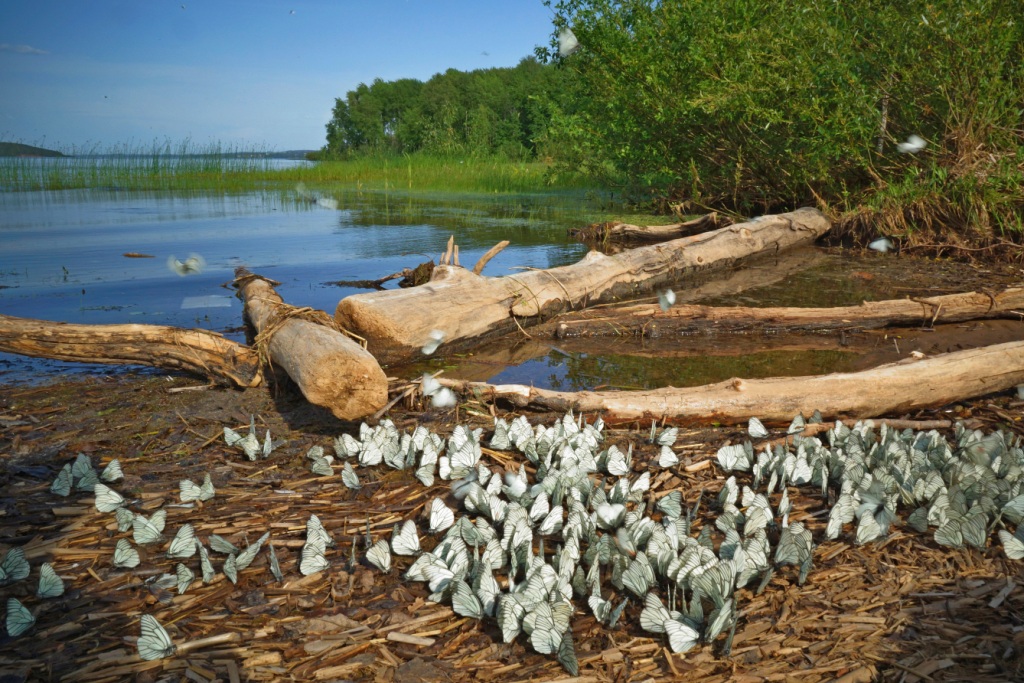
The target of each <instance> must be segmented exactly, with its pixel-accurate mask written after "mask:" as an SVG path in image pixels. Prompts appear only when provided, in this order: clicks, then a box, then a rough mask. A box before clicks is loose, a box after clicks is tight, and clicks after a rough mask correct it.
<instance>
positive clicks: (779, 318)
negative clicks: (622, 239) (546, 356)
mask: <svg viewBox="0 0 1024 683" xmlns="http://www.w3.org/2000/svg"><path fill="white" fill-rule="evenodd" d="M983 318H1013V319H1015V320H1022V319H1024V288H1020V287H1013V288H1010V289H1006V290H1003V291H1002V292H999V293H997V294H989V293H984V294H982V293H978V292H967V293H964V294H948V295H944V296H933V297H918V298H908V299H895V300H890V301H869V302H864V303H862V304H860V305H859V306H840V307H834V308H796V307H777V308H748V307H744V306H734V307H733V306H694V305H683V306H679V305H677V306H673V307H672V308H670V309H669V310H668V311H662V310H661V308H660V307H659V306H657V305H634V306H621V307H615V308H603V309H601V310H590V311H579V312H572V313H567V314H565V315H563V316H560V317H559V318H558V319H556V320H552V321H550V322H548V323H546V324H545V325H544V326H543V327H542V328H541V329H540V330H538V332H540V333H541V334H542V335H543V334H545V333H546V334H549V335H553V336H556V337H558V338H566V337H597V336H639V337H665V336H669V335H677V334H692V333H694V332H707V331H715V332H729V331H733V332H747V331H750V330H753V329H772V330H780V329H786V330H814V331H816V332H818V331H824V330H840V329H874V328H880V327H887V326H890V325H919V326H922V327H934V326H935V325H936V324H939V323H951V322H959V321H962V320H976V319H983Z"/></svg>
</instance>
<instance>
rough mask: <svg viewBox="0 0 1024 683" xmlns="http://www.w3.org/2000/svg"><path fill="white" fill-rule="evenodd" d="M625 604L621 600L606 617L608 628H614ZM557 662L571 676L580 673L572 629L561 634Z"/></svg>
mask: <svg viewBox="0 0 1024 683" xmlns="http://www.w3.org/2000/svg"><path fill="white" fill-rule="evenodd" d="M625 604H626V601H625V600H623V601H622V604H621V605H619V606H618V607H616V608H615V610H614V611H613V612H612V614H611V616H610V617H609V619H608V624H609V626H608V628H615V622H616V621H618V618H619V615H620V614H622V608H623V606H624V605H625ZM558 663H559V664H561V665H562V667H563V668H564V669H565V670H566V671H568V672H569V674H570V675H572V676H579V674H580V663H579V660H577V659H576V646H575V645H573V642H572V630H571V629H566V630H565V633H563V634H562V642H561V643H560V644H559V646H558Z"/></svg>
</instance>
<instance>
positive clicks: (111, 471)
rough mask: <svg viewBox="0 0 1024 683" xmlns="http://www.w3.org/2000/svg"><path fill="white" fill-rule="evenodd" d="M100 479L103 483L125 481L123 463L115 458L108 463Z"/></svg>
mask: <svg viewBox="0 0 1024 683" xmlns="http://www.w3.org/2000/svg"><path fill="white" fill-rule="evenodd" d="M100 479H102V480H103V481H108V482H114V481H117V480H118V479H124V472H123V471H122V470H121V461H119V460H118V459H117V458H114V459H113V460H111V461H110V462H108V463H107V466H106V467H104V468H103V471H102V472H100Z"/></svg>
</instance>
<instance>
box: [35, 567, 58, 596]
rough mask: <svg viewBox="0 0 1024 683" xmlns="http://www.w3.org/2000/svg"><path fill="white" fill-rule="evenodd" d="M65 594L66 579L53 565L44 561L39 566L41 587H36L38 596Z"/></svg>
mask: <svg viewBox="0 0 1024 683" xmlns="http://www.w3.org/2000/svg"><path fill="white" fill-rule="evenodd" d="M61 595H64V580H63V579H62V578H60V577H59V576H58V575H57V572H55V571H54V569H53V565H52V564H50V563H49V562H44V563H43V565H42V566H41V567H40V568H39V588H38V589H36V597H38V598H56V597H60V596H61Z"/></svg>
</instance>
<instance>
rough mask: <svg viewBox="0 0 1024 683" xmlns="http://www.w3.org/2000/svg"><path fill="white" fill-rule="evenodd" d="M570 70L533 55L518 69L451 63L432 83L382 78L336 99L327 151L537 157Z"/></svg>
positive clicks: (330, 153)
mask: <svg viewBox="0 0 1024 683" xmlns="http://www.w3.org/2000/svg"><path fill="white" fill-rule="evenodd" d="M564 75H565V74H564V73H563V72H562V71H561V70H559V69H557V68H556V67H555V66H554V65H544V64H541V63H540V62H538V61H537V60H536V59H534V58H532V57H529V58H526V59H523V60H522V61H521V62H519V64H518V65H517V66H515V67H508V68H496V69H478V70H476V71H469V72H465V71H457V70H455V69H449V70H448V71H446V72H444V73H443V74H437V75H435V76H434V77H433V78H431V79H430V80H428V81H426V82H425V83H424V82H423V81H419V80H416V79H412V78H403V79H399V80H396V81H383V80H381V79H379V78H378V79H376V80H374V81H373V82H372V83H371V84H370V85H366V84H365V83H364V84H360V85H359V87H357V88H356V89H355V90H350V91H349V92H348V93H346V95H345V97H344V98H338V99H336V100H335V105H334V112H333V114H334V115H333V118H332V119H331V121H330V123H328V124H327V146H326V148H325V150H324V153H325V155H326V156H328V157H335V158H340V157H345V156H350V155H352V154H354V153H365V152H370V153H380V152H395V153H415V152H424V153H430V154H441V155H487V156H490V155H500V156H505V157H509V158H514V159H529V158H535V157H536V155H537V154H538V151H539V150H540V149H541V148H542V147H543V145H544V142H545V140H546V138H547V126H548V121H549V120H550V118H551V116H550V111H549V108H550V106H551V104H552V102H557V91H558V85H559V83H560V82H561V80H562V78H563V77H564Z"/></svg>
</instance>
